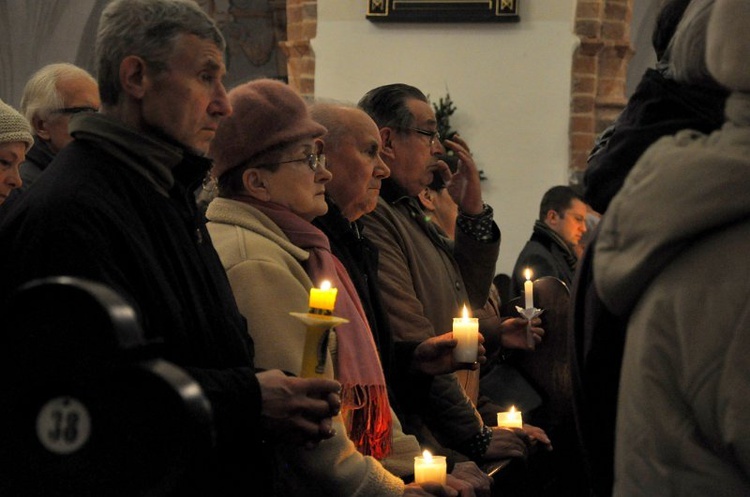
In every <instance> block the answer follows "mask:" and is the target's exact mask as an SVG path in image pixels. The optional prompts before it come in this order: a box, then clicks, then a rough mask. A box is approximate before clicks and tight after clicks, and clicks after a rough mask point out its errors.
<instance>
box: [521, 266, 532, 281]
mask: <svg viewBox="0 0 750 497" xmlns="http://www.w3.org/2000/svg"><path fill="white" fill-rule="evenodd" d="M533 274H534V273H532V272H531V269H529V268H526V270H525V271H524V272H523V275H524V276H526V279H527V280H530V279H531V277H532V276H533Z"/></svg>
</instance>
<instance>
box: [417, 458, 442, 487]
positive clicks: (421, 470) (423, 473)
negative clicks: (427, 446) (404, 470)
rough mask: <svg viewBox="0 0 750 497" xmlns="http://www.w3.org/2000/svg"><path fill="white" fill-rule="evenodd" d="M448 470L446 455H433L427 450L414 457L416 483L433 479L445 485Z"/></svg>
mask: <svg viewBox="0 0 750 497" xmlns="http://www.w3.org/2000/svg"><path fill="white" fill-rule="evenodd" d="M447 470H448V465H447V463H446V462H445V456H433V455H432V454H430V452H429V451H427V450H426V451H424V452H423V453H422V455H421V456H416V457H415V458H414V483H425V482H428V481H432V482H437V483H440V484H442V485H445V480H446V476H445V475H446V473H447Z"/></svg>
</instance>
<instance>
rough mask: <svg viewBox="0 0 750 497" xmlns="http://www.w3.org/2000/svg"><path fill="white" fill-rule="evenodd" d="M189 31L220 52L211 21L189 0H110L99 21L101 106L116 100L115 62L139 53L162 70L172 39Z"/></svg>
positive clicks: (220, 40)
mask: <svg viewBox="0 0 750 497" xmlns="http://www.w3.org/2000/svg"><path fill="white" fill-rule="evenodd" d="M183 34H192V35H195V36H197V37H199V38H201V39H204V40H211V41H213V42H214V43H215V44H216V46H217V47H218V48H219V50H220V51H221V52H224V50H225V48H226V42H225V41H224V36H223V35H222V34H221V31H220V30H219V28H218V26H217V25H216V22H215V21H214V20H213V19H211V17H210V16H209V15H208V14H207V13H206V12H204V11H203V10H202V9H201V8H200V6H199V5H198V4H197V3H196V2H195V1H193V0H114V1H113V2H112V3H110V4H109V5H107V7H106V8H105V9H104V12H102V16H101V18H100V20H99V31H98V33H97V36H96V67H97V78H98V80H99V92H100V94H101V99H102V104H104V105H114V104H116V103H117V101H118V99H119V97H120V93H121V92H122V86H121V85H120V63H121V62H122V61H123V59H125V57H127V56H129V55H136V56H138V57H141V58H142V59H143V60H144V61H146V64H148V66H149V67H150V68H152V69H155V70H156V71H157V72H161V71H165V70H166V69H167V61H168V60H169V58H170V56H171V55H172V51H173V49H174V44H175V41H176V40H177V38H178V37H179V36H180V35H183Z"/></svg>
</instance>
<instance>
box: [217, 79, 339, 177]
mask: <svg viewBox="0 0 750 497" xmlns="http://www.w3.org/2000/svg"><path fill="white" fill-rule="evenodd" d="M229 101H230V102H231V104H232V108H233V112H232V115H230V116H229V117H225V118H224V119H223V120H222V121H221V124H220V125H219V129H217V130H216V136H215V137H214V140H213V142H212V143H211V148H210V149H209V156H210V157H211V158H213V161H214V167H213V173H214V175H215V176H216V177H217V178H218V177H220V176H221V175H222V174H224V173H225V172H227V171H229V170H230V169H232V168H234V167H237V166H240V165H243V164H246V163H247V162H248V161H249V160H251V159H253V158H254V157H257V156H258V155H260V154H261V153H263V152H265V151H267V150H269V149H271V148H274V147H276V146H279V145H283V144H285V143H291V142H293V141H296V140H299V139H301V138H307V137H318V136H323V135H324V134H325V133H326V128H324V127H323V126H321V125H320V124H318V123H316V122H315V121H313V120H312V118H311V117H310V113H309V111H308V109H307V104H305V101H304V100H302V97H300V96H299V94H298V93H297V92H296V91H294V90H293V89H292V88H291V87H290V86H289V85H287V84H285V83H283V82H281V81H276V80H273V79H257V80H254V81H250V82H249V83H245V84H242V85H240V86H238V87H236V88H234V89H233V90H232V91H230V92H229Z"/></svg>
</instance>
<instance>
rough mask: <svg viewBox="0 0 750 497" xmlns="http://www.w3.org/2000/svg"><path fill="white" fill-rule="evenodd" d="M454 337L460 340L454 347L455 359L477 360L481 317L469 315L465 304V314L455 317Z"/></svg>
mask: <svg viewBox="0 0 750 497" xmlns="http://www.w3.org/2000/svg"><path fill="white" fill-rule="evenodd" d="M453 338H455V339H456V340H458V344H457V345H456V348H455V349H453V359H454V360H455V361H456V362H461V363H469V364H471V363H474V362H477V349H478V348H479V319H478V318H470V317H469V311H468V310H467V309H466V305H465V304H464V310H463V316H462V317H460V318H453Z"/></svg>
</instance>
